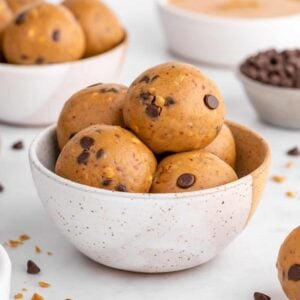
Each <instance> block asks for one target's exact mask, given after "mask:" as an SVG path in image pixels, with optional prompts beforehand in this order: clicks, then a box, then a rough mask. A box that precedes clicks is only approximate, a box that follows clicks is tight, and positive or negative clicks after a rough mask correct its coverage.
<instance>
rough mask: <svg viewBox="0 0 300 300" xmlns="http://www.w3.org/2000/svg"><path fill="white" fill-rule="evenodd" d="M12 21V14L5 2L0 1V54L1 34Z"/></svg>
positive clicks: (3, 0) (0, 49)
mask: <svg viewBox="0 0 300 300" xmlns="http://www.w3.org/2000/svg"><path fill="white" fill-rule="evenodd" d="M12 19H13V13H12V12H11V10H10V9H9V7H8V5H7V3H6V2H5V0H0V52H2V40H3V32H4V30H5V29H6V27H7V26H8V24H9V23H10V22H11V20H12Z"/></svg>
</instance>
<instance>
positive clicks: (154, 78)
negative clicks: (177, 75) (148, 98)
mask: <svg viewBox="0 0 300 300" xmlns="http://www.w3.org/2000/svg"><path fill="white" fill-rule="evenodd" d="M158 78H159V75H155V76H154V77H152V78H151V82H153V81H155V80H156V79H158Z"/></svg>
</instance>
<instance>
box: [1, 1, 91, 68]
mask: <svg viewBox="0 0 300 300" xmlns="http://www.w3.org/2000/svg"><path fill="white" fill-rule="evenodd" d="M3 46H4V54H5V57H6V58H7V60H8V62H10V63H15V64H46V63H59V62H66V61H73V60H77V59H79V58H81V57H82V55H83V53H84V50H85V38H84V34H83V31H82V29H81V27H80V25H79V23H78V22H77V21H76V19H75V17H74V16H73V15H72V13H71V12H70V11H69V10H68V9H67V8H65V7H64V6H62V5H54V4H47V3H44V4H39V5H36V6H33V7H31V8H29V9H28V10H25V11H23V12H21V13H20V14H19V15H18V16H17V17H16V18H15V21H14V22H12V23H11V24H10V25H9V26H8V27H7V29H6V31H5V34H4V45H3Z"/></svg>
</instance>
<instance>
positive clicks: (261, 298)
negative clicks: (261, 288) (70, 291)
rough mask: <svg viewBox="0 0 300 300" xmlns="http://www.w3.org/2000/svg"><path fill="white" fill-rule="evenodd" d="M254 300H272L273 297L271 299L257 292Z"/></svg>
mask: <svg viewBox="0 0 300 300" xmlns="http://www.w3.org/2000/svg"><path fill="white" fill-rule="evenodd" d="M254 299H255V300H271V297H269V296H267V295H265V294H262V293H259V292H256V293H254Z"/></svg>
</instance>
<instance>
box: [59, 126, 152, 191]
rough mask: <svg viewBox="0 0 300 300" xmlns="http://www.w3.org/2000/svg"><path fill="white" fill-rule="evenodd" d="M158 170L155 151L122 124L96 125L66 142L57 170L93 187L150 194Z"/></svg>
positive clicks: (67, 176)
mask: <svg viewBox="0 0 300 300" xmlns="http://www.w3.org/2000/svg"><path fill="white" fill-rule="evenodd" d="M155 169H156V159H155V157H154V155H153V153H152V152H151V151H150V150H149V149H148V148H147V147H146V146H145V145H144V144H143V143H142V142H141V141H140V140H139V139H138V138H137V137H136V136H135V135H134V134H132V133H131V132H129V131H127V130H125V129H123V128H121V127H118V126H109V125H93V126H90V127H88V128H86V129H84V130H82V131H80V132H79V133H78V134H77V135H75V136H74V137H73V138H72V139H71V140H70V141H69V142H68V143H67V144H66V146H65V147H64V148H63V150H62V152H61V153H60V155H59V157H58V160H57V163H56V167H55V172H56V174H58V175H59V176H62V177H64V178H67V179H70V180H72V181H75V182H78V183H81V184H85V185H89V186H92V187H98V188H103V189H107V190H113V191H120V192H130V193H146V192H148V191H149V189H150V187H151V183H152V179H153V175H154V172H155Z"/></svg>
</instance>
